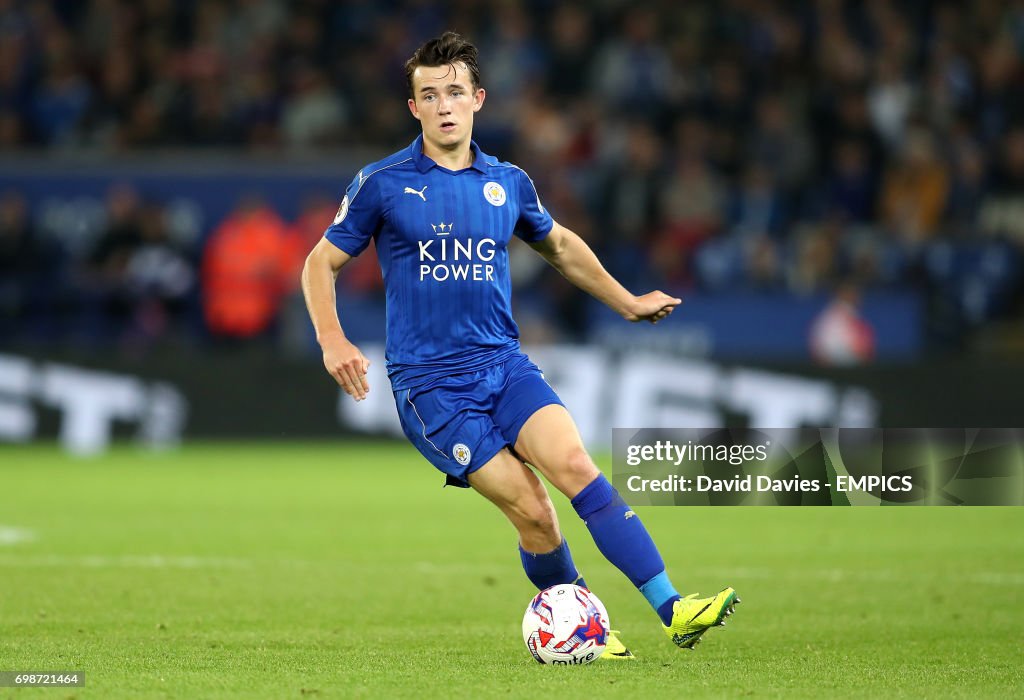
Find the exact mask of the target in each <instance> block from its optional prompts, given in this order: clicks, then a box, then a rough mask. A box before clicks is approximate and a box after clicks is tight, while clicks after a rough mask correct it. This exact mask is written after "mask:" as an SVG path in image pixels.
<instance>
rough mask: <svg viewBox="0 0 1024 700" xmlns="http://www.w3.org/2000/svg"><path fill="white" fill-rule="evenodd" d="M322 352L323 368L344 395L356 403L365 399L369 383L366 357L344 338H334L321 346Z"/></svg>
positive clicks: (368, 363)
mask: <svg viewBox="0 0 1024 700" xmlns="http://www.w3.org/2000/svg"><path fill="white" fill-rule="evenodd" d="M322 347H323V351H324V367H326V368H327V372H328V373H329V374H330V375H331V376H332V377H334V381H336V382H338V386H340V387H341V388H342V389H343V390H344V391H345V393H346V394H348V395H349V396H351V397H352V398H353V399H355V400H356V401H362V400H363V399H365V398H366V393H367V392H368V391H369V390H370V383H369V382H368V381H366V371H367V370H368V369H369V368H370V361H369V360H367V359H366V355H364V354H363V353H362V351H361V350H360V349H359V348H357V347H356V346H355V345H353V344H352V343H350V342H349V341H348V340H347V339H345V338H344V337H335V338H332V339H331V340H329V341H326V340H325V341H324V342H323V344H322Z"/></svg>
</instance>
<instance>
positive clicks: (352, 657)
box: [0, 442, 1024, 700]
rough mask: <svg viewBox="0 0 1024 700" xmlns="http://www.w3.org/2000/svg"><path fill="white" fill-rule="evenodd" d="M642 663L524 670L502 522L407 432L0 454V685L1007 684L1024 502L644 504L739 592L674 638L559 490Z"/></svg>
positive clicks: (353, 691)
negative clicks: (387, 440) (693, 629)
mask: <svg viewBox="0 0 1024 700" xmlns="http://www.w3.org/2000/svg"><path fill="white" fill-rule="evenodd" d="M556 504H557V505H558V508H559V514H560V516H561V518H562V524H563V528H564V530H565V532H566V536H567V538H568V539H569V542H570V543H571V545H572V547H573V552H574V555H575V558H576V561H577V564H578V565H579V567H580V569H581V571H582V572H583V573H584V575H585V576H586V578H587V581H588V583H589V584H590V585H591V586H592V587H593V590H594V591H595V592H596V593H597V594H598V595H599V596H600V597H601V598H602V600H604V602H605V603H606V605H607V607H608V610H609V613H610V616H611V619H612V624H613V626H614V627H615V628H616V629H621V630H622V633H623V635H622V636H623V639H624V640H625V641H626V642H627V643H628V644H629V646H630V647H631V648H632V649H633V650H634V652H635V653H636V654H637V655H638V657H639V658H638V659H637V660H636V661H635V662H632V663H629V662H619V663H596V664H592V665H590V666H586V667H574V668H552V667H544V666H540V665H538V664H537V663H536V662H534V661H533V659H532V658H531V657H530V655H529V654H528V653H527V651H526V649H525V647H524V646H523V643H522V639H521V635H520V629H519V628H520V621H521V619H522V617H521V616H522V613H523V610H524V609H525V606H526V603H527V602H528V601H529V599H530V597H531V596H532V595H533V590H532V589H531V586H530V584H529V582H528V581H527V580H526V578H525V576H524V575H523V573H522V571H521V569H520V567H519V561H518V556H517V553H516V544H515V535H514V531H513V530H512V528H511V526H510V525H508V524H507V523H506V522H505V521H504V520H503V519H502V518H501V516H500V514H499V513H498V512H497V510H495V509H494V508H493V506H491V505H489V504H488V503H486V502H485V501H484V500H483V499H482V498H480V497H478V496H476V495H475V494H472V493H469V492H464V491H456V490H454V489H445V490H442V488H441V478H440V477H439V475H438V474H437V473H436V472H434V470H433V469H432V468H431V467H430V466H429V465H428V464H427V463H426V462H425V461H423V460H422V459H421V458H420V457H419V456H418V455H417V454H416V453H415V452H414V451H413V449H412V448H411V447H407V446H405V445H399V444H374V443H341V442H339V443H334V444H304V443H295V444H244V445H243V444H239V445H193V446H189V447H186V448H182V449H181V450H179V451H175V452H171V453H166V454H158V455H154V454H147V453H143V452H140V451H138V450H135V449H133V448H128V447H120V448H118V449H116V450H115V451H113V452H112V453H111V454H109V455H107V456H104V457H102V458H98V459H93V460H75V459H71V458H68V457H66V456H64V455H63V454H62V453H60V452H59V451H58V450H57V449H56V448H52V447H27V448H21V447H17V448H12V447H9V446H3V447H0V671H13V670H24V671H28V670H37V671H55V670H79V671H84V672H85V675H86V686H85V687H84V688H67V689H59V690H57V689H48V690H31V689H18V690H14V689H10V688H0V697H35V696H37V695H38V696H40V697H42V696H45V697H54V698H72V697H73V698H122V697H123V698H150V697H152V698H310V697H312V698H328V697H346V698H347V697H365V698H392V697H409V698H417V699H420V700H422V699H424V698H432V697H451V696H456V697H473V698H476V697H502V698H519V697H524V698H525V697H538V696H547V697H561V698H584V697H586V698H591V697H617V698H649V697H687V696H698V697H700V696H719V697H721V696H730V697H733V696H747V695H749V696H754V697H799V696H806V697H820V696H858V697H864V696H876V697H898V696H904V697H947V696H959V697H995V696H1002V697H1007V696H1011V695H1015V694H1017V693H1020V692H1021V688H1022V687H1024V676H1022V668H1024V632H1022V630H1024V602H1022V600H1024V538H1022V536H1021V533H1022V532H1024V509H1020V508H922V507H917V508H778V507H765V508H753V507H747V508H643V509H640V514H641V516H642V517H643V518H644V521H645V523H646V525H647V527H648V529H649V530H650V531H651V533H652V534H653V535H654V538H655V540H656V541H657V543H658V544H659V547H660V548H661V551H662V554H663V555H664V557H665V560H666V562H667V563H668V566H669V573H670V574H671V575H672V577H673V579H674V581H675V582H676V585H677V586H678V587H679V588H680V590H684V591H686V592H692V591H698V590H699V591H701V592H702V593H704V594H709V593H711V592H713V591H715V590H717V589H718V588H720V587H721V586H724V585H732V586H734V587H736V589H737V590H738V591H739V594H740V596H741V597H742V598H743V604H742V605H741V606H739V608H738V609H737V613H736V615H735V616H734V617H733V618H731V619H730V621H729V624H728V626H727V627H725V628H722V629H714V630H711V631H709V632H708V634H707V635H706V636H705V639H704V642H703V644H701V645H700V647H698V649H697V650H696V651H694V652H683V651H680V650H677V649H675V648H674V647H673V646H671V644H670V643H669V642H668V640H667V639H666V638H665V637H664V635H663V633H662V631H661V628H660V625H659V624H658V622H657V619H656V617H655V616H654V615H653V613H652V612H651V611H650V610H649V608H648V607H647V604H646V603H645V602H644V600H643V598H642V597H641V596H640V595H639V594H638V593H637V592H636V591H635V590H634V589H633V588H632V586H631V585H630V584H629V582H628V581H627V580H626V579H625V578H624V577H623V576H622V575H621V574H619V573H618V572H617V571H616V570H614V569H613V568H612V567H611V566H610V565H609V564H607V563H606V562H605V561H604V560H603V559H602V558H601V556H600V555H599V554H598V552H597V550H596V548H595V547H594V545H593V543H592V541H591V540H590V538H589V536H588V535H587V533H586V530H585V529H584V528H583V526H582V524H581V523H580V522H579V521H578V519H577V518H576V517H575V515H574V514H573V513H572V510H571V508H570V507H569V505H568V503H566V502H565V499H563V498H561V497H560V496H559V497H557V498H556Z"/></svg>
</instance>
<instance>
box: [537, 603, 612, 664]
mask: <svg viewBox="0 0 1024 700" xmlns="http://www.w3.org/2000/svg"><path fill="white" fill-rule="evenodd" d="M610 629H611V628H610V627H609V622H608V611H607V610H605V608H604V603H602V602H601V601H600V600H599V599H598V597H597V596H596V595H594V594H593V593H591V592H590V591H588V590H587V589H586V588H581V587H580V586H575V585H573V584H571V583H566V584H560V585H557V586H552V587H551V588H546V589H544V590H543V591H541V592H540V593H538V594H537V595H536V596H534V598H533V600H531V601H530V604H529V605H528V606H526V614H525V615H524V616H523V641H524V642H526V648H527V649H529V650H530V653H531V654H533V658H535V659H537V661H539V662H540V663H542V664H553V665H569V666H578V665H581V664H589V663H590V662H591V661H594V660H595V659H597V658H598V657H600V656H601V653H602V652H603V651H604V647H605V645H606V644H607V642H608V631H609V630H610Z"/></svg>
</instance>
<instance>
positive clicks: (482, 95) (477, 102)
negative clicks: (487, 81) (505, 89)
mask: <svg viewBox="0 0 1024 700" xmlns="http://www.w3.org/2000/svg"><path fill="white" fill-rule="evenodd" d="M486 98H487V91H486V90H484V89H483V88H477V89H476V92H475V93H473V111H474V112H479V111H480V108H481V107H483V106H484V99H486Z"/></svg>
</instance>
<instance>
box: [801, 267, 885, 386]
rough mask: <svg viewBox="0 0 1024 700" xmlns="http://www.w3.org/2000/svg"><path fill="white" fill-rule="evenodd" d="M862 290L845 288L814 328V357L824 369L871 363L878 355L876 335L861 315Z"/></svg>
mask: <svg viewBox="0 0 1024 700" xmlns="http://www.w3.org/2000/svg"><path fill="white" fill-rule="evenodd" d="M860 299H861V295H860V289H859V288H858V287H857V286H856V285H854V284H852V283H846V284H844V285H842V286H841V287H840V288H839V290H838V291H837V292H836V294H835V296H834V297H833V299H832V301H830V302H829V304H828V306H826V307H825V309H824V310H823V311H822V312H821V313H820V314H819V315H818V316H817V318H815V319H814V321H813V322H812V324H811V332H810V346H811V356H812V357H813V358H814V360H815V361H816V362H818V363H820V364H823V365H834V366H847V365H859V364H864V363H865V362H868V361H869V360H870V359H871V358H872V357H873V356H874V353H875V331H874V329H873V328H872V327H871V325H870V324H869V323H868V322H867V321H866V320H865V319H864V317H863V316H862V315H861V313H860Z"/></svg>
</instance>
